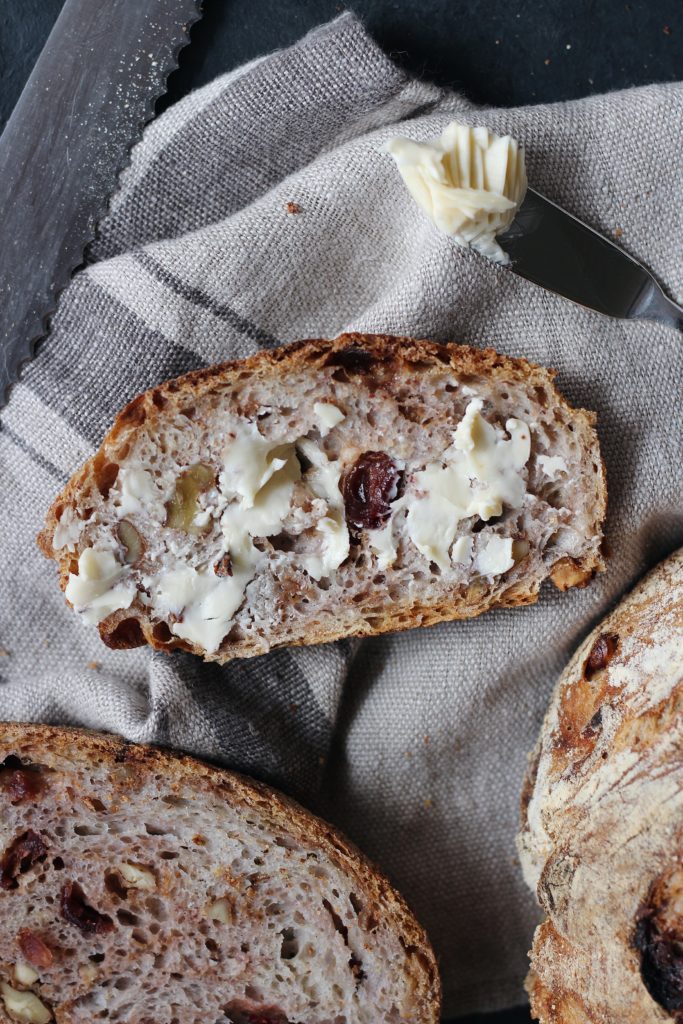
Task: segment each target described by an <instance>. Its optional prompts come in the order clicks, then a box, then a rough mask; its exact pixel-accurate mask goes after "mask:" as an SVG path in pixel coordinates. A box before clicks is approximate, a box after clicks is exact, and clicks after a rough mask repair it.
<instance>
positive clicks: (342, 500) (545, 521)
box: [39, 334, 606, 661]
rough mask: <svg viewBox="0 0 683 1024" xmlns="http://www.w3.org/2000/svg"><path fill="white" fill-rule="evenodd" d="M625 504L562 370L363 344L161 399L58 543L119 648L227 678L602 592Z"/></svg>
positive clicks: (70, 574)
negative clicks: (610, 540)
mask: <svg viewBox="0 0 683 1024" xmlns="http://www.w3.org/2000/svg"><path fill="white" fill-rule="evenodd" d="M605 503H606V487H605V479H604V470H603V464H602V460H601V458H600V453H599V448H598V440H597V436H596V433H595V429H594V416H593V415H592V414H591V413H588V412H584V411H582V410H575V409H572V408H570V406H569V405H568V404H567V402H565V401H564V399H563V398H562V396H561V395H560V394H559V393H558V391H557V390H556V388H555V387H554V385H553V374H552V373H551V372H550V371H549V370H545V369H542V368H540V367H537V366H533V365H531V364H530V363H528V362H526V361H525V360H522V359H509V358H506V357H504V356H500V355H497V354H496V353H495V352H493V351H492V350H490V349H486V350H484V351H480V350H476V349H472V348H467V347H464V346H460V345H437V344H433V343H432V342H428V341H412V340H410V339H408V338H393V337H388V336H385V335H357V334H354V335H342V336H341V337H339V338H337V339H336V341H324V340H323V341H307V342H301V343H298V344H294V345H289V346H285V347H283V348H280V349H277V350H275V351H269V352H260V353H258V354H257V355H255V356H252V357H251V358H249V359H246V360H244V361H243V362H234V363H225V364H223V365H222V366H216V367H212V368H211V369H208V370H200V371H198V372H195V373H190V374H187V375H186V376H185V377H181V378H179V379H178V380H172V381H169V382H168V383H166V384H162V385H161V386H159V387H157V388H154V389H153V390H152V391H148V392H147V393H146V394H143V395H140V396H139V397H138V398H136V399H135V400H134V401H133V402H131V403H130V404H129V405H128V406H126V408H125V409H124V410H123V411H122V412H121V413H120V415H119V416H118V418H117V420H116V422H115V423H114V426H113V427H112V429H111V431H110V432H109V434H108V435H107V436H106V438H105V439H104V442H103V444H102V447H101V448H100V450H99V451H98V452H97V454H96V455H95V456H94V457H93V458H92V459H90V461H89V462H87V463H86V465H85V466H84V467H83V468H82V469H81V470H80V472H78V473H77V474H76V475H75V476H74V477H73V479H72V480H71V481H70V483H69V484H68V485H67V487H66V488H65V490H64V491H63V492H62V494H61V495H60V496H59V498H58V499H57V500H56V501H55V503H54V504H53V506H52V508H51V510H50V512H49V515H48V518H47V524H46V528H45V530H44V531H43V533H42V534H41V535H40V538H39V543H40V545H41V547H42V549H43V551H44V552H45V554H46V555H47V556H48V557H51V558H55V559H56V560H57V562H58V564H59V571H60V578H61V586H62V589H63V590H65V592H66V597H67V599H68V600H69V601H70V602H71V603H72V604H73V605H74V606H75V607H76V608H77V609H78V610H79V611H80V612H82V614H83V616H84V618H85V619H86V620H87V621H89V622H92V623H97V624H98V625H99V629H100V633H101V635H102V638H103V640H104V641H105V643H107V644H109V645H110V646H112V647H117V648H122V647H134V646H138V645H140V644H143V643H145V642H147V643H150V644H152V645H153V646H154V647H157V648H160V649H165V650H170V649H173V648H176V647H181V648H184V649H186V650H190V651H193V652H195V653H197V654H203V655H204V656H205V657H206V658H207V659H211V660H216V661H227V660H228V659H230V658H233V657H235V656H239V657H246V656H249V655H255V654H261V653H263V652H264V651H268V650H270V649H271V648H274V647H278V646H281V645H284V644H305V643H320V642H323V641H329V640H336V639H338V638H340V637H345V636H363V635H365V636H368V635H372V634H376V633H383V632H387V631H391V630H401V629H408V628H410V627H413V626H423V625H430V624H432V623H435V622H441V621H443V620H448V619H461V618H469V617H471V616H475V615H479V614H481V613H482V612H484V611H486V610H487V609H489V608H491V607H493V606H496V605H521V604H529V603H532V602H534V601H535V600H537V597H538V590H539V587H540V585H541V583H542V582H543V580H544V579H546V578H547V577H550V578H551V579H552V580H553V581H554V582H555V584H556V585H557V586H558V587H559V588H560V589H563V590H564V589H566V588H567V587H570V586H580V585H582V584H585V583H586V582H587V581H588V580H590V578H591V576H592V575H593V574H594V573H595V572H596V571H600V570H601V569H602V568H603V561H602V556H601V553H600V548H601V539H602V532H601V527H602V522H603V519H604V514H605Z"/></svg>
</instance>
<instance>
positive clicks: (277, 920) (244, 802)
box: [0, 724, 440, 1024]
mask: <svg viewBox="0 0 683 1024" xmlns="http://www.w3.org/2000/svg"><path fill="white" fill-rule="evenodd" d="M0 801H1V802H2V817H1V819H0V908H1V909H2V921H3V927H2V929H1V930H0V1022H3V1024H9V1022H10V1021H23V1022H27V1024H49V1022H50V1021H55V1022H57V1024H79V1022H83V1024H93V1022H94V1021H99V1020H106V1021H111V1022H112V1024H113V1022H116V1021H120V1022H125V1024H160V1022H164V1024H214V1022H215V1024H399V1022H410V1024H436V1022H438V1020H439V1007H440V988H439V980H438V973H437V969H436V964H435V960H434V955H433V953H432V950H431V948H430V946H429V942H428V940H427V938H426V936H425V933H424V932H423V930H422V929H421V928H420V927H419V925H418V924H417V922H416V921H415V919H414V918H413V917H412V915H411V914H410V912H409V910H408V909H407V907H406V905H405V904H404V902H403V901H402V899H401V897H400V896H399V895H398V894H397V893H396V892H395V891H394V890H393V889H392V888H391V886H390V885H389V884H388V882H387V881H386V879H385V878H383V877H382V876H381V875H380V874H379V873H378V872H377V870H376V869H375V868H374V867H373V866H372V865H371V864H370V863H369V862H368V861H366V860H365V859H364V858H363V857H362V856H361V854H360V853H359V852H358V851H357V850H356V849H355V848H354V847H353V846H351V844H349V843H348V842H347V841H346V840H345V839H344V838H343V837H342V836H340V835H339V834H338V833H336V832H335V831H334V830H333V829H332V828H331V827H330V826H328V825H326V824H325V823H324V822H322V821H320V820H319V819H318V818H315V817H313V816H312V815H310V814H308V813H307V812H306V811H304V810H303V809H302V808H300V807H298V806H297V805H296V804H294V803H292V802H291V801H288V800H286V799H285V798H284V797H281V796H279V795H278V794H276V793H275V792H274V791H272V790H270V789H268V788H267V787H265V786H262V785H259V784H257V783H253V782H250V781H249V780H247V779H244V778H242V777H240V776H237V775H234V774H232V773H230V772H226V771H219V770H217V769H213V768H210V767H208V766H206V765H203V764H201V763H199V762H196V761H193V760H191V759H190V758H180V757H174V756H172V755H168V754H165V753H163V752H161V751H158V750H155V749H152V748H149V747H139V746H133V745H127V744H125V743H123V742H122V741H119V740H116V739H114V738H112V737H106V736H102V735H97V734H88V733H84V732H80V731H77V730H65V729H57V728H51V727H47V726H22V725H13V724H12V725H10V724H5V725H0Z"/></svg>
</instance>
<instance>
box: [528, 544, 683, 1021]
mask: <svg viewBox="0 0 683 1024" xmlns="http://www.w3.org/2000/svg"><path fill="white" fill-rule="evenodd" d="M522 826H523V827H522V833H521V835H520V840H519V849H520V855H521V858H522V863H523V867H524V871H525V876H526V878H527V881H528V882H529V884H530V885H531V886H532V888H535V889H536V891H537V894H538V898H539V901H540V903H541V905H542V907H543V908H544V910H545V913H546V915H547V916H546V919H545V921H544V922H543V924H541V926H540V927H539V928H538V930H537V932H536V936H535V938H534V944H533V950H532V953H531V967H532V969H531V973H530V975H529V978H528V989H529V993H530V995H531V1001H532V1008H533V1010H534V1014H535V1015H536V1016H538V1018H539V1020H540V1021H541V1024H662V1022H665V1021H669V1022H675V1024H681V1021H683V549H681V550H680V551H679V552H677V554H675V555H672V556H671V557H670V558H669V559H667V560H666V561H665V562H663V563H662V564H661V565H659V566H658V567H657V568H656V569H655V570H654V571H653V572H651V573H650V574H649V575H648V576H646V577H645V579H644V580H643V581H642V582H641V583H640V585H639V586H637V587H636V589H635V590H634V591H633V592H632V593H631V594H630V595H629V596H628V597H627V598H626V599H625V600H623V601H622V602H621V604H620V605H619V606H618V607H617V609H616V610H615V611H614V612H613V613H612V614H611V615H609V616H608V617H607V618H606V619H605V620H604V621H603V622H602V623H601V624H600V625H599V626H598V627H597V629H595V630H594V631H593V632H592V633H591V635H590V636H589V637H588V638H587V639H586V641H585V642H584V643H583V644H582V645H581V647H580V648H579V650H578V651H577V652H576V654H575V656H574V658H573V659H572V661H571V663H570V664H569V665H568V667H567V669H566V671H565V672H564V674H563V675H562V677H561V679H560V681H559V684H558V687H557V690H556V691H555V695H554V697H553V700H552V702H551V705H550V709H549V711H548V715H547V717H546V719H545V723H544V725H543V729H542V732H541V736H540V739H539V744H538V747H537V749H536V751H535V753H534V754H533V756H532V758H531V759H530V765H529V774H528V777H527V780H526V785H525V789H524V794H523V799H522Z"/></svg>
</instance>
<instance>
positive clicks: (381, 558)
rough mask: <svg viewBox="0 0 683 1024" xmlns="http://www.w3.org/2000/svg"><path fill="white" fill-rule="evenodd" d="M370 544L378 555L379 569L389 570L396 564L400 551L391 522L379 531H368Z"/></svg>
mask: <svg viewBox="0 0 683 1024" xmlns="http://www.w3.org/2000/svg"><path fill="white" fill-rule="evenodd" d="M368 543H369V544H370V547H371V548H372V550H373V551H374V552H375V554H376V555H377V567H378V568H379V569H388V568H390V566H392V565H393V564H394V562H395V561H396V556H397V554H398V550H397V547H396V541H395V540H394V530H393V525H392V522H391V520H389V522H388V523H387V525H386V526H384V527H380V528H379V529H378V530H368Z"/></svg>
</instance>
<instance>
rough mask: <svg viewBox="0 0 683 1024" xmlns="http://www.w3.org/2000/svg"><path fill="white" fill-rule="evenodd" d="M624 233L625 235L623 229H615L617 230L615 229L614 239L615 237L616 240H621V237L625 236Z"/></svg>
mask: <svg viewBox="0 0 683 1024" xmlns="http://www.w3.org/2000/svg"><path fill="white" fill-rule="evenodd" d="M623 233H624V232H623V230H622V229H621V228H615V229H614V237H615V238H621V236H622V235H623Z"/></svg>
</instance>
